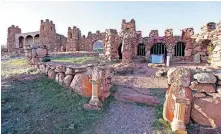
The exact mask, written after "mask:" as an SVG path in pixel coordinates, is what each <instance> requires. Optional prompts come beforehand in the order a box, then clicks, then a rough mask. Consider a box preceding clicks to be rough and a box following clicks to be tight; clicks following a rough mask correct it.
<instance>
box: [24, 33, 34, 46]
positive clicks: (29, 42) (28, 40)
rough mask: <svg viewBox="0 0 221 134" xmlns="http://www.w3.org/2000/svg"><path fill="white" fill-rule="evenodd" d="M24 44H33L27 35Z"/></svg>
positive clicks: (30, 37)
mask: <svg viewBox="0 0 221 134" xmlns="http://www.w3.org/2000/svg"><path fill="white" fill-rule="evenodd" d="M25 43H26V44H28V45H32V44H33V37H32V36H31V35H28V36H27V37H26V38H25Z"/></svg>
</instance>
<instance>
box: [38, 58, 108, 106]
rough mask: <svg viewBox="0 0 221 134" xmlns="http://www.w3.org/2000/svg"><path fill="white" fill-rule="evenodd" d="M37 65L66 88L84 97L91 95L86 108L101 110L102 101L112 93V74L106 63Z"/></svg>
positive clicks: (39, 63)
mask: <svg viewBox="0 0 221 134" xmlns="http://www.w3.org/2000/svg"><path fill="white" fill-rule="evenodd" d="M35 67H36V68H37V69H38V70H39V71H40V72H41V73H42V74H45V75H46V76H48V78H49V79H53V80H55V81H56V82H58V83H59V84H60V85H62V86H64V87H65V88H69V89H70V90H71V91H72V92H74V93H76V94H79V95H81V96H84V97H90V100H89V101H88V103H86V104H85V105H84V106H83V107H84V108H85V109H91V110H100V109H101V107H102V102H103V101H104V100H105V99H106V98H107V97H108V96H109V95H110V88H111V86H112V85H111V75H110V71H109V69H108V68H107V67H105V65H92V64H88V65H84V66H74V65H61V64H55V63H54V64H53V63H47V62H38V63H37V64H35Z"/></svg>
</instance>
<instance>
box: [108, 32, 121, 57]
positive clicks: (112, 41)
mask: <svg viewBox="0 0 221 134" xmlns="http://www.w3.org/2000/svg"><path fill="white" fill-rule="evenodd" d="M119 43H120V38H119V36H118V34H117V31H116V30H114V29H107V30H106V37H105V44H104V46H105V48H104V55H105V57H106V59H108V60H109V61H112V60H116V59H118V48H117V46H118V45H119Z"/></svg>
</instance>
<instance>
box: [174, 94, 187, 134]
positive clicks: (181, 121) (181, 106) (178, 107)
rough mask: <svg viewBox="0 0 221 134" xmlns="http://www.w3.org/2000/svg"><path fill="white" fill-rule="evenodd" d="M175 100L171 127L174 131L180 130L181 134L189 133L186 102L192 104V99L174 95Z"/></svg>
mask: <svg viewBox="0 0 221 134" xmlns="http://www.w3.org/2000/svg"><path fill="white" fill-rule="evenodd" d="M173 99H174V101H175V110H174V118H173V121H172V122H171V128H172V131H173V132H178V133H179V134H187V132H186V125H185V111H186V104H190V101H189V100H188V99H185V98H177V97H176V96H175V95H173Z"/></svg>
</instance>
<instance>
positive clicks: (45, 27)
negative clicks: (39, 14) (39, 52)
mask: <svg viewBox="0 0 221 134" xmlns="http://www.w3.org/2000/svg"><path fill="white" fill-rule="evenodd" d="M39 40H40V44H41V45H45V46H47V48H48V50H49V51H50V52H58V51H61V50H62V49H63V48H64V47H65V44H66V43H65V42H66V41H65V40H66V37H64V36H63V35H60V34H57V33H56V28H55V24H54V23H53V21H49V19H46V21H43V20H41V25H40V37H39ZM64 43H65V44H64Z"/></svg>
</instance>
